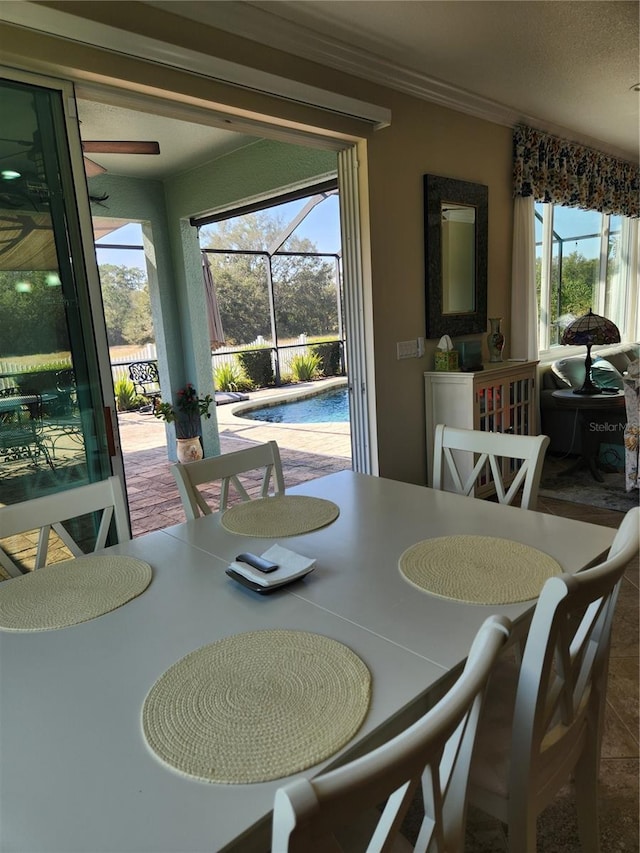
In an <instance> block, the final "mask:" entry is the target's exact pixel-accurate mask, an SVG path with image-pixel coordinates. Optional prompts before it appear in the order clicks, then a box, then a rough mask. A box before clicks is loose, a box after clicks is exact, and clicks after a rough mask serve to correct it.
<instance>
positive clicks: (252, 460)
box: [171, 441, 284, 521]
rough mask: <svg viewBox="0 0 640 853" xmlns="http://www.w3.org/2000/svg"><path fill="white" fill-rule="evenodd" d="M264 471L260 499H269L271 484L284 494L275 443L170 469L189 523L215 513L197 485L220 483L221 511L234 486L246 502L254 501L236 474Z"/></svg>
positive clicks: (178, 463)
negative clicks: (230, 489) (262, 469)
mask: <svg viewBox="0 0 640 853" xmlns="http://www.w3.org/2000/svg"><path fill="white" fill-rule="evenodd" d="M261 468H264V472H263V475H262V485H261V489H260V496H261V497H263V498H264V497H267V495H268V494H269V488H270V485H271V482H272V481H273V486H274V492H275V494H284V477H283V474H282V462H281V461H280V451H279V449H278V445H277V444H276V442H275V441H268V442H266V443H265V444H259V445H257V446H256V447H249V448H247V449H246V450H236V451H234V452H233V453H224V454H222V455H221V456H210V457H207V458H206V459H199V460H198V461H197V462H187V463H186V464H184V465H183V464H182V463H180V462H177V463H176V464H175V465H172V466H171V470H172V471H173V476H174V477H175V479H176V483H177V485H178V491H179V493H180V499H181V501H182V506H183V507H184V511H185V515H186V516H187V521H190V520H191V519H194V518H199V517H200V516H201V515H210V514H211V513H212V512H213V509H212V507H211V506H210V505H209V504H208V503H207V501H206V500H205V499H204V496H203V494H202V492H201V491H200V490H199V489H198V486H202V485H204V484H205V483H212V482H214V481H216V480H221V484H220V506H219V508H220V509H221V510H224V509H226V508H227V503H228V501H229V487H230V486H231V485H233V487H234V489H235V491H236V492H237V493H238V495H239V496H240V498H241V499H242V500H243V501H248V500H251V495H250V494H249V493H248V492H247V490H246V489H245V487H244V486H243V485H242V483H241V482H240V480H239V479H238V476H237V475H238V474H244V473H247V472H249V471H257V470H258V469H261Z"/></svg>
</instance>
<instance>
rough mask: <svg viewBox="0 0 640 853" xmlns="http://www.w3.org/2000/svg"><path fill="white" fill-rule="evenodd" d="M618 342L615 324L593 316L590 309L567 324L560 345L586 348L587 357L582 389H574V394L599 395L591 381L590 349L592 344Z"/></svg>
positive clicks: (618, 335)
mask: <svg viewBox="0 0 640 853" xmlns="http://www.w3.org/2000/svg"><path fill="white" fill-rule="evenodd" d="M619 342H620V332H619V331H618V327H617V326H616V325H615V323H612V322H611V320H607V318H606V317H601V316H600V315H599V314H594V313H593V312H592V311H591V309H589V310H588V311H587V313H586V314H585V315H584V316H582V317H578V319H577V320H573V322H571V323H569V325H568V326H567V328H566V329H565V330H564V332H563V333H562V339H561V341H560V343H562V344H569V345H571V346H586V348H587V357H586V359H585V361H584V383H583V385H582V388H575V389H574V391H573V393H574V394H600V393H601V391H602V389H601V388H598V386H597V385H594V384H593V381H592V379H591V363H592V362H591V347H592V346H593V344H617V343H619Z"/></svg>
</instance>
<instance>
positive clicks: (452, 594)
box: [399, 536, 562, 604]
mask: <svg viewBox="0 0 640 853" xmlns="http://www.w3.org/2000/svg"><path fill="white" fill-rule="evenodd" d="M399 569H400V572H401V573H402V574H403V575H404V577H405V578H406V579H407V580H408V581H409V582H410V583H412V584H414V586H417V587H419V588H420V589H422V590H424V591H426V592H430V593H432V594H433V595H438V596H440V597H441V598H454V599H456V600H458V601H464V602H466V603H467V604H515V603H516V602H519V601H529V600H530V599H532V598H537V597H538V595H539V594H540V590H541V589H542V587H543V585H544V582H545V581H546V580H547V579H548V578H550V577H552V576H553V575H559V574H561V573H562V568H561V566H560V564H559V563H558V562H557V561H556V560H554V559H553V557H550V556H549V555H548V554H545V553H544V552H542V551H538V550H537V548H531V547H530V546H529V545H523V544H522V543H521V542H512V541H511V540H509V539H497V538H495V537H493V536H442V537H439V538H436V539H425V540H424V541H423V542H418V543H417V544H415V545H412V546H411V548H408V549H407V550H406V551H405V552H404V554H402V556H401V557H400V561H399Z"/></svg>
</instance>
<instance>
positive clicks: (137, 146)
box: [82, 140, 160, 178]
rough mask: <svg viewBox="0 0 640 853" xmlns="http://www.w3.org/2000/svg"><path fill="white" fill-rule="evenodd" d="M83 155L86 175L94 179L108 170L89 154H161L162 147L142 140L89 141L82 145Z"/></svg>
mask: <svg viewBox="0 0 640 853" xmlns="http://www.w3.org/2000/svg"><path fill="white" fill-rule="evenodd" d="M82 153H83V155H84V169H85V172H86V175H87V177H88V178H93V177H94V176H95V175H100V174H102V173H103V172H106V171H107V170H106V169H105V167H104V166H101V165H100V164H99V163H96V162H95V160H91V159H90V158H89V157H87V156H86V155H87V154H159V153H160V145H159V144H158V143H157V142H149V141H147V142H145V141H142V140H130V141H128V142H127V141H125V140H87V141H86V142H83V143H82Z"/></svg>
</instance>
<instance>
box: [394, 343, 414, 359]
mask: <svg viewBox="0 0 640 853" xmlns="http://www.w3.org/2000/svg"><path fill="white" fill-rule="evenodd" d="M396 348H397V352H398V359H401V358H418V341H417V340H413V341H398V342H397V343H396Z"/></svg>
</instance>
